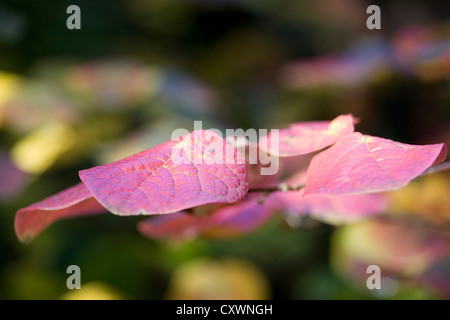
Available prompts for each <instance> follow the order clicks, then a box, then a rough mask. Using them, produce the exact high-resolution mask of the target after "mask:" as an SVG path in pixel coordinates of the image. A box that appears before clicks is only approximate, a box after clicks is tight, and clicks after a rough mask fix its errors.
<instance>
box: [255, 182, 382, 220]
mask: <svg viewBox="0 0 450 320" xmlns="http://www.w3.org/2000/svg"><path fill="white" fill-rule="evenodd" d="M303 191H304V189H301V190H299V191H286V192H282V191H277V192H273V193H272V194H270V195H269V196H268V197H267V198H266V199H265V200H264V204H265V205H266V206H268V207H269V208H270V209H271V210H276V211H283V212H285V213H287V214H290V215H292V214H293V215H300V216H301V215H305V214H308V215H310V216H311V217H313V218H315V219H317V220H320V221H323V222H326V223H329V224H333V225H341V224H345V223H349V222H354V221H356V220H359V219H363V218H367V217H370V216H373V215H376V214H380V213H382V212H384V210H385V209H386V207H387V205H388V202H387V199H386V197H385V195H384V194H380V193H371V194H356V195H340V196H328V195H309V196H303Z"/></svg>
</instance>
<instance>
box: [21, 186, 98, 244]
mask: <svg viewBox="0 0 450 320" xmlns="http://www.w3.org/2000/svg"><path fill="white" fill-rule="evenodd" d="M101 212H106V209H105V208H104V207H103V206H102V205H101V204H99V203H98V202H97V200H95V199H94V197H93V196H92V194H91V193H90V192H89V190H88V189H87V188H86V186H85V185H84V184H83V183H78V184H76V185H75V186H73V187H70V188H68V189H66V190H63V191H61V192H59V193H57V194H55V195H53V196H50V197H48V198H46V199H44V200H42V201H39V202H36V203H33V204H32V205H29V206H28V207H25V208H22V209H20V210H19V211H17V214H16V218H15V221H14V227H15V230H16V235H17V237H18V238H19V240H20V241H22V242H29V241H31V240H32V239H33V238H35V237H36V236H37V235H38V234H39V233H40V232H41V231H43V230H44V229H45V228H47V227H48V226H49V225H51V224H52V223H53V222H55V221H57V220H60V219H65V218H73V217H78V216H86V215H94V214H98V213H101Z"/></svg>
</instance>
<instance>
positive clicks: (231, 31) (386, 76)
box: [0, 0, 450, 299]
mask: <svg viewBox="0 0 450 320" xmlns="http://www.w3.org/2000/svg"><path fill="white" fill-rule="evenodd" d="M71 4H77V5H78V6H79V7H80V9H81V26H82V29H81V30H68V29H67V28H66V20H67V18H68V17H69V15H68V14H66V8H67V7H68V6H69V5H71ZM371 4H377V5H379V6H380V8H381V27H382V28H381V30H368V29H367V28H366V19H367V18H368V16H369V15H368V14H366V8H367V7H368V6H369V5H371ZM449 78H450V3H449V2H448V1H444V0H442V1H438V0H436V1H425V0H423V1H419V0H399V1H395V2H394V1H361V0H320V1H295V0H170V1H168V0H151V1H144V0H127V1H118V0H96V1H92V0H84V1H62V0H60V1H49V0H48V1H32V0H2V1H1V2H0V137H1V140H0V298H1V299H82V298H90V299H96V298H99V299H108V298H112V299H120V298H121V299H204V298H206V299H215V298H219V299H220V298H222V299H270V298H272V299H445V298H449V297H450V283H449V282H450V280H449V279H450V262H449V246H450V245H449V238H448V237H449V225H450V212H449V211H450V197H449V195H450V176H449V175H448V173H445V172H441V173H436V174H433V175H430V176H427V177H425V178H421V179H418V180H416V181H414V182H412V183H411V185H410V186H408V187H407V188H405V189H404V190H401V191H399V192H393V193H392V194H390V195H389V199H390V201H391V205H390V208H389V210H388V211H389V212H386V213H387V214H388V218H384V219H378V218H372V219H366V220H364V221H361V222H357V223H352V224H349V225H345V226H339V227H336V226H331V225H326V224H317V223H303V224H302V223H300V224H298V225H297V226H292V225H289V224H288V223H286V222H285V221H283V219H281V218H274V219H272V220H271V221H270V222H269V223H267V224H266V225H264V226H263V227H262V228H260V229H258V230H254V231H253V232H251V233H249V234H247V235H243V236H241V237H237V238H234V239H204V238H201V239H194V240H191V241H185V242H180V241H170V240H167V241H156V240H152V239H148V238H146V237H144V236H143V235H141V234H140V233H139V232H138V231H137V230H136V222H137V221H138V219H137V218H136V219H135V218H133V217H129V218H122V217H118V216H114V215H101V216H93V217H82V218H76V219H69V220H62V221H59V222H57V223H56V224H54V225H52V226H51V227H50V228H49V229H47V230H45V231H44V232H43V233H42V234H41V235H40V236H39V237H38V238H36V239H35V240H34V241H33V242H31V243H30V244H27V245H24V244H21V243H20V242H19V241H18V240H17V238H16V236H15V233H14V227H13V223H14V216H15V212H16V211H17V210H18V209H20V208H22V207H24V206H27V205H29V204H31V203H33V202H35V201H39V200H41V199H43V198H44V197H46V196H49V195H51V194H53V193H56V192H58V191H60V190H62V189H64V188H67V187H69V186H71V185H73V184H75V183H77V182H78V181H79V178H78V171H79V170H81V169H85V168H89V167H92V166H95V165H98V164H102V163H107V162H111V161H114V160H117V159H120V158H123V157H125V156H127V155H130V154H133V153H136V152H138V151H142V150H144V149H147V148H150V147H152V146H154V145H156V144H158V143H160V142H163V141H166V140H169V139H170V136H171V133H172V131H173V130H175V129H177V128H186V129H188V130H191V129H192V128H193V121H194V120H202V121H203V128H204V129H207V128H219V129H225V128H233V129H234V128H243V129H248V128H256V129H258V128H268V129H270V128H282V127H284V126H286V125H287V124H289V123H292V122H300V121H311V120H331V119H333V118H334V117H336V116H337V115H340V114H347V113H352V114H353V115H354V116H355V117H358V118H360V120H361V122H360V124H359V125H358V126H357V130H358V131H361V132H363V133H366V134H371V135H375V136H380V137H384V138H389V139H392V140H396V141H400V142H404V143H411V144H431V143H440V142H446V143H447V145H449V143H450V126H449V124H450V90H449V89H450V86H449ZM73 264H75V265H78V266H80V268H81V282H82V289H81V290H76V291H69V290H68V289H67V287H66V279H67V277H68V276H69V275H68V274H66V269H67V267H68V266H69V265H73ZM371 264H377V265H379V266H380V267H381V270H382V275H383V282H382V287H383V289H382V290H375V291H370V290H368V289H367V288H366V286H365V284H366V279H367V276H368V275H366V274H365V270H366V267H367V266H368V265H371Z"/></svg>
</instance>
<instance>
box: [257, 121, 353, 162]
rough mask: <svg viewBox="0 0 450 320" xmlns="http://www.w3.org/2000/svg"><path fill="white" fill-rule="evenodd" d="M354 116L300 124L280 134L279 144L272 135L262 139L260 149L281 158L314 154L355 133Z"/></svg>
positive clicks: (281, 131)
mask: <svg viewBox="0 0 450 320" xmlns="http://www.w3.org/2000/svg"><path fill="white" fill-rule="evenodd" d="M354 122H355V119H354V118H353V116H352V115H350V114H348V115H341V116H339V117H337V118H335V119H334V120H333V121H316V122H299V123H294V124H291V125H290V126H289V127H287V128H285V129H281V130H280V132H279V143H278V142H277V141H275V140H274V141H272V140H273V139H272V135H271V134H269V135H267V136H265V137H262V138H261V139H260V141H259V146H260V148H263V149H264V150H267V151H268V152H271V153H272V154H273V155H278V156H280V157H292V156H298V155H302V154H307V153H310V152H314V151H317V150H320V149H323V148H325V147H328V146H330V145H332V144H334V143H336V142H337V141H338V140H339V138H341V137H343V136H346V135H349V134H351V133H352V132H353V131H354V126H353V124H354Z"/></svg>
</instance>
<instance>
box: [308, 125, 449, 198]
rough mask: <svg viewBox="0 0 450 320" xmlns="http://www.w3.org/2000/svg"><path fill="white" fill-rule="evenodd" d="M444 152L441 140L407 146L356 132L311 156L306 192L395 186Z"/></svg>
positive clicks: (350, 191)
mask: <svg viewBox="0 0 450 320" xmlns="http://www.w3.org/2000/svg"><path fill="white" fill-rule="evenodd" d="M446 155H447V148H446V146H445V144H443V143H441V144H433V145H408V144H404V143H399V142H395V141H392V140H388V139H383V138H378V137H372V136H366V135H362V134H361V133H359V132H355V133H353V134H351V135H349V136H346V137H344V138H342V139H341V140H339V142H338V143H336V144H335V145H334V146H332V147H330V148H329V149H327V150H325V151H323V152H321V153H319V154H317V155H316V156H315V157H314V158H313V159H312V161H311V163H310V165H309V167H308V171H307V177H306V188H305V195H308V194H329V195H339V194H358V193H368V192H380V191H387V190H394V189H398V188H401V187H403V186H405V185H406V184H407V183H408V182H410V181H411V180H412V179H414V178H416V177H417V176H419V175H420V174H422V173H423V172H424V171H425V170H426V169H427V168H429V167H430V166H432V165H434V164H437V163H439V162H441V161H443V160H444V159H445V157H446Z"/></svg>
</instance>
